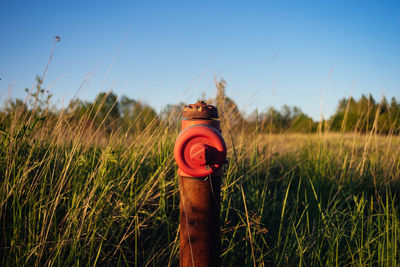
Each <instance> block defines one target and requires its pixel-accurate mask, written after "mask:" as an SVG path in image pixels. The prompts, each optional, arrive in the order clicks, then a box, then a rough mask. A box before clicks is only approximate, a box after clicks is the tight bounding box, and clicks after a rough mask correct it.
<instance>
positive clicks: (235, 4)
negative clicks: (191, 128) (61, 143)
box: [0, 0, 400, 119]
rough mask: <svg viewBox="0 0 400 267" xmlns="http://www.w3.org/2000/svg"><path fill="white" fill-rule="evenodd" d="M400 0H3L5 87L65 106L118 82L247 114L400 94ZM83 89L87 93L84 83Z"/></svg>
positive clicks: (1, 88)
mask: <svg viewBox="0 0 400 267" xmlns="http://www.w3.org/2000/svg"><path fill="white" fill-rule="evenodd" d="M399 14H400V2H399V1H197V2H194V1H141V2H139V1H40V0H39V1H18V0H14V1H8V0H1V1H0V30H1V34H0V78H1V80H0V97H1V101H4V100H5V99H7V98H8V97H9V96H12V97H14V98H16V97H18V98H24V97H25V96H26V93H25V91H24V89H25V88H27V87H28V88H32V87H33V86H34V83H35V76H36V75H37V74H39V75H41V74H42V73H43V70H44V68H45V66H46V64H47V61H48V58H49V55H50V52H51V48H52V45H53V42H54V36H55V35H59V36H60V37H61V42H60V43H57V45H56V49H55V52H54V56H53V60H52V62H51V65H50V67H49V70H48V72H47V74H46V77H45V82H44V87H46V88H48V89H50V91H51V92H52V93H53V95H54V97H53V102H54V103H56V104H57V105H62V104H63V103H64V106H65V105H66V104H67V103H68V101H69V100H70V99H71V98H72V97H73V96H74V95H75V94H76V93H77V94H78V97H79V98H81V99H87V100H93V99H94V97H95V96H96V95H97V94H98V93H99V92H100V91H107V90H110V89H112V90H113V91H114V92H115V93H117V94H118V95H119V96H121V95H123V94H125V95H127V96H129V97H131V98H134V99H137V100H142V101H145V102H147V103H148V104H150V105H152V106H153V107H155V108H156V109H157V110H160V109H161V108H162V107H164V106H165V105H167V104H169V103H178V102H180V101H184V102H194V101H196V100H197V99H198V98H199V97H200V96H201V95H203V94H205V95H206V96H207V97H213V96H214V95H215V87H214V85H213V77H215V76H216V77H219V78H221V77H223V78H224V79H225V80H226V81H227V82H228V87H227V94H228V96H230V97H231V98H232V99H234V100H235V101H236V102H237V104H238V105H239V108H240V109H242V110H244V111H245V112H247V113H250V112H251V111H252V110H253V109H255V108H258V109H259V110H260V111H262V110H264V109H265V108H266V107H269V106H274V107H276V108H280V107H281V106H282V105H283V104H288V105H290V106H294V105H296V106H299V107H300V108H301V109H302V110H303V111H304V112H305V113H307V114H309V115H311V116H312V117H313V118H314V119H319V117H320V112H321V107H322V113H323V115H324V116H325V117H328V116H329V115H331V114H332V113H333V112H334V110H335V108H336V105H337V103H338V100H339V99H340V98H343V97H348V96H350V95H353V96H354V97H356V98H357V97H359V96H360V95H361V94H363V93H364V94H368V93H371V94H372V95H373V96H374V97H375V98H376V99H380V98H381V97H382V95H383V94H384V95H385V96H386V97H387V98H391V97H392V96H394V97H396V98H397V99H398V100H400V15H399ZM82 83H83V86H82V88H81V89H80V90H79V91H78V89H79V88H80V87H81V85H82Z"/></svg>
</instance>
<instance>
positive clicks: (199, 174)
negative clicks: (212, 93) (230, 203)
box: [174, 101, 226, 267]
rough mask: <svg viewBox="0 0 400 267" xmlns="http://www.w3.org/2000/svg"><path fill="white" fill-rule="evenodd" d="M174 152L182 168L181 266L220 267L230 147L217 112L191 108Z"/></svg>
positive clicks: (203, 106)
mask: <svg viewBox="0 0 400 267" xmlns="http://www.w3.org/2000/svg"><path fill="white" fill-rule="evenodd" d="M182 117H183V119H182V130H181V133H180V134H179V136H178V138H177V140H176V143H175V149H174V156H175V160H176V163H177V165H178V167H179V169H178V174H179V190H180V266H196V267H198V266H220V246H221V245H220V243H221V241H220V229H219V228H220V223H219V220H220V192H221V175H222V173H223V169H222V166H223V165H224V164H225V163H226V145H225V141H224V138H223V137H222V135H221V129H220V123H219V120H218V111H217V108H216V107H214V106H211V105H207V104H206V103H205V102H203V101H199V102H197V103H196V104H192V105H187V106H185V107H184V109H183V114H182Z"/></svg>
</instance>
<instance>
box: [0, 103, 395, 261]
mask: <svg viewBox="0 0 400 267" xmlns="http://www.w3.org/2000/svg"><path fill="white" fill-rule="evenodd" d="M93 112H95V111H93ZM68 116H69V115H68V114H67V113H61V114H59V116H56V117H53V118H51V119H49V118H48V117H47V118H46V119H42V120H41V119H38V118H37V117H35V116H30V117H29V116H28V117H27V115H26V114H24V113H23V112H20V113H16V114H14V115H13V117H12V118H11V122H10V123H8V124H6V123H5V122H2V123H4V125H7V126H6V127H3V129H2V130H1V132H0V140H1V143H0V146H1V149H0V163H1V165H0V174H1V185H0V218H1V224H0V229H1V235H0V251H1V261H2V265H3V266H7V265H29V266H31V265H37V266H42V265H51V266H54V265H55V266H70V265H76V266H77V265H83V266H86V265H121V266H125V265H139V266H144V265H154V266H165V265H172V266H176V265H177V264H178V261H179V240H178V233H179V232H178V231H179V197H178V196H179V194H178V184H177V181H178V180H177V174H176V166H175V163H174V160H173V155H172V151H173V146H174V141H175V138H176V135H177V127H172V129H173V130H171V127H170V126H171V125H167V124H166V123H150V125H149V126H148V127H147V128H146V129H145V130H144V131H142V132H136V133H133V132H132V131H129V130H128V131H124V130H122V129H119V130H117V131H113V132H107V131H106V130H105V129H104V128H102V127H98V128H95V127H92V126H91V125H90V124H88V123H87V120H88V116H87V117H85V116H84V117H82V118H81V119H80V121H78V122H76V123H73V124H71V123H69V120H68ZM174 129H175V130H174ZM223 134H224V136H225V138H226V140H227V144H228V147H229V151H228V155H229V164H228V165H227V166H226V167H225V176H224V178H223V185H222V196H221V199H222V203H221V225H222V229H221V233H222V236H221V239H222V254H221V257H222V263H223V265H224V266H237V265H245V266H253V265H254V264H256V265H260V266H271V265H273V266H279V265H281V266H293V265H307V266H308V265H317V266H326V265H337V266H343V265H382V266H387V265H391V266H396V265H398V264H399V234H400V233H399V231H400V220H399V204H398V203H399V178H400V156H399V151H400V150H399V147H400V138H399V137H396V136H392V135H389V136H379V135H376V134H375V133H371V134H363V135H360V134H340V133H335V134H332V133H329V132H319V133H316V134H261V133H257V132H255V133H253V134H245V133H240V132H238V133H232V132H231V131H230V129H229V128H227V129H223Z"/></svg>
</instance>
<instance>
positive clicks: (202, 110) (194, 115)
mask: <svg viewBox="0 0 400 267" xmlns="http://www.w3.org/2000/svg"><path fill="white" fill-rule="evenodd" d="M182 117H184V118H188V119H218V111H217V108H216V107H214V106H212V105H207V103H206V102H204V101H198V102H197V103H196V104H190V105H186V106H185V107H184V108H183V114H182Z"/></svg>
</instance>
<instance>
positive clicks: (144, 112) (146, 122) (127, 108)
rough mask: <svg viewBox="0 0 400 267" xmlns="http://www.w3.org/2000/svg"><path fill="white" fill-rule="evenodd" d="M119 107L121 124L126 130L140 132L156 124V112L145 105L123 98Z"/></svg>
mask: <svg viewBox="0 0 400 267" xmlns="http://www.w3.org/2000/svg"><path fill="white" fill-rule="evenodd" d="M120 107H121V116H122V122H123V125H124V127H125V128H127V129H131V130H136V131H141V130H143V129H145V128H146V127H148V126H154V125H156V123H158V116H157V113H156V111H155V110H154V109H153V108H152V107H150V106H149V105H147V104H145V103H142V102H140V101H136V100H134V99H130V98H129V97H127V96H123V97H121V101H120Z"/></svg>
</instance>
